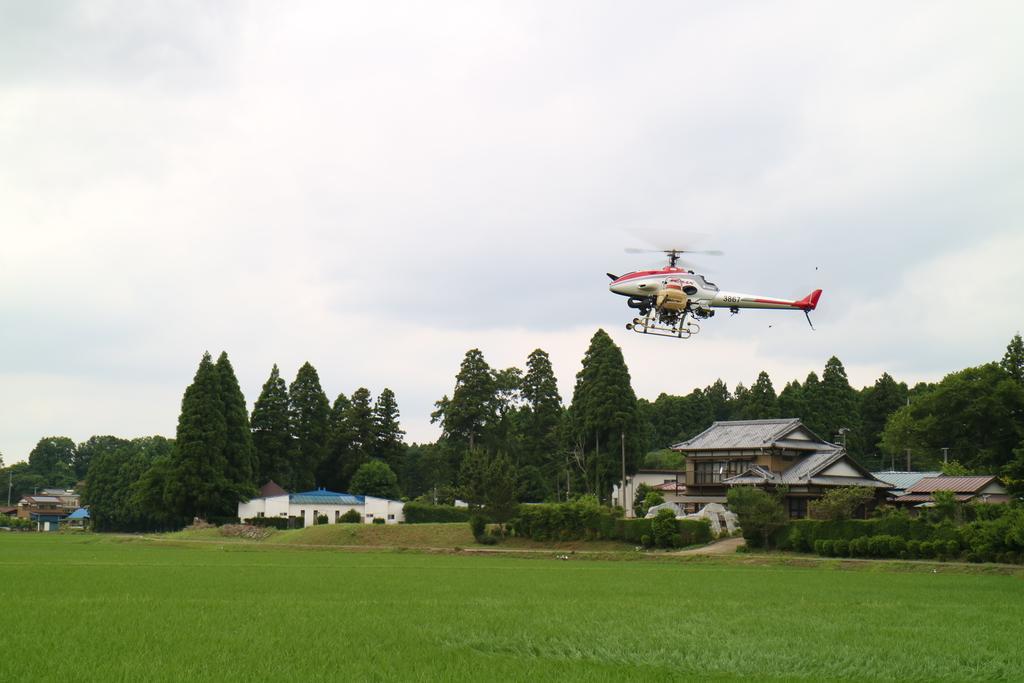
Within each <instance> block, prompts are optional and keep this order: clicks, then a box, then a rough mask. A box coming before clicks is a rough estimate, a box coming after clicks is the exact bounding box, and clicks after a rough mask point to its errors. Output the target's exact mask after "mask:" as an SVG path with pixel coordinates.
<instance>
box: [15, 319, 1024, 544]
mask: <svg viewBox="0 0 1024 683" xmlns="http://www.w3.org/2000/svg"><path fill="white" fill-rule="evenodd" d="M790 417H794V418H800V419H801V420H802V421H803V422H804V424H806V425H807V426H808V427H809V428H810V429H811V430H813V431H814V432H815V433H817V434H818V435H819V436H821V437H822V438H824V439H826V440H833V441H838V442H840V443H843V444H845V446H846V448H847V450H848V451H849V452H850V454H851V455H852V456H853V457H854V458H855V459H857V460H859V461H860V462H862V463H863V464H864V465H866V466H867V467H869V468H871V469H880V468H887V467H889V466H892V465H893V464H895V465H896V467H897V469H900V468H903V467H905V466H906V454H907V451H908V450H909V452H910V457H911V467H913V468H914V469H918V470H920V469H932V468H935V469H938V468H940V467H942V466H943V460H944V458H945V459H948V460H949V461H950V462H951V463H953V464H948V465H945V467H946V468H947V470H948V471H950V472H955V473H971V472H977V473H988V474H998V475H1001V476H1002V477H1003V478H1004V480H1005V481H1007V483H1009V484H1010V485H1011V487H1014V488H1015V489H1022V488H1024V343H1022V340H1021V337H1020V335H1016V336H1014V337H1013V339H1012V340H1011V341H1010V343H1009V345H1008V346H1007V349H1006V353H1005V354H1004V356H1003V358H1002V359H1001V360H1000V361H998V362H992V363H988V364H985V365H981V366H978V367H973V368H966V369H964V370H960V371H956V372H953V373H950V374H949V375H947V376H946V377H945V378H943V379H942V380H941V381H939V382H935V383H919V384H917V385H914V386H913V387H909V386H908V385H907V384H906V383H905V382H900V381H897V380H896V379H895V378H893V377H892V376H891V375H889V374H888V373H883V374H882V376H881V377H879V378H878V380H876V381H875V383H874V384H873V385H870V386H867V387H864V388H862V389H859V390H858V389H854V388H853V387H852V386H851V385H850V383H849V380H848V378H847V376H846V371H845V368H844V367H843V364H842V362H841V361H840V360H839V359H838V358H836V357H832V358H830V359H829V360H828V361H827V362H826V363H825V366H824V369H823V371H822V374H821V376H820V378H819V376H818V374H817V373H815V372H811V373H809V374H808V376H807V377H806V378H805V380H804V381H802V382H801V381H798V380H794V381H790V382H788V383H787V384H785V386H784V387H783V389H782V391H781V392H778V393H776V391H775V389H774V386H773V383H772V380H771V378H770V376H769V375H768V373H767V372H761V373H760V374H759V375H758V377H757V378H756V380H755V381H754V382H753V383H752V384H751V385H750V387H749V388H748V387H746V386H744V385H743V384H738V385H737V386H736V387H735V388H734V389H732V390H730V389H729V388H728V387H727V385H726V384H725V383H724V382H723V381H722V380H718V381H716V382H714V383H712V384H711V385H709V386H707V387H704V388H699V389H694V390H693V391H691V392H690V393H689V394H686V395H672V394H668V393H663V394H661V395H659V396H658V397H657V399H655V400H654V401H648V400H646V399H638V398H637V397H636V394H635V392H634V391H633V388H632V385H631V380H630V375H629V370H628V368H627V366H626V363H625V361H624V358H623V355H622V351H621V349H620V348H619V347H618V346H617V345H616V344H615V343H614V342H613V341H612V339H611V337H610V336H609V335H608V334H607V333H606V332H604V331H603V330H598V331H597V332H596V333H595V334H594V336H593V337H592V338H591V340H590V344H589V346H588V348H587V351H586V353H585V355H584V357H583V359H582V362H581V367H580V370H579V372H578V373H577V375H576V382H575V385H574V388H573V395H572V397H571V399H570V400H569V402H568V405H566V404H565V402H564V401H563V398H562V396H561V395H560V394H559V390H558V385H557V381H556V378H555V375H554V371H553V368H552V365H551V361H550V358H549V356H548V354H547V353H546V352H545V351H543V350H542V349H536V350H534V351H533V352H532V353H531V354H530V355H529V356H528V357H527V359H526V363H525V367H524V368H523V369H521V368H518V367H510V368H503V369H500V368H492V367H491V366H490V365H489V364H488V363H487V361H486V359H485V358H484V355H483V353H482V352H481V351H480V350H479V349H470V350H469V351H467V352H466V354H465V356H464V358H463V360H462V362H461V364H460V367H459V370H458V373H457V374H456V376H455V383H454V387H453V389H452V391H451V392H450V393H448V394H445V395H444V396H442V397H441V398H440V399H438V401H437V402H436V404H435V411H434V412H433V414H432V420H433V422H435V423H436V424H438V425H440V427H441V431H442V434H441V437H440V438H439V439H438V440H437V441H435V442H433V443H426V444H415V443H414V444H412V445H407V444H406V443H405V442H404V432H403V431H402V429H401V427H400V424H399V409H398V404H397V400H396V398H395V395H394V393H393V392H392V391H391V390H389V389H383V390H382V391H381V393H380V395H379V396H378V397H377V398H376V400H374V399H373V397H372V396H371V394H370V392H369V390H367V389H365V388H359V389H357V390H356V391H354V392H353V393H352V394H351V396H346V395H345V394H339V395H338V396H337V397H336V398H335V399H334V401H333V402H331V401H329V400H328V398H327V395H326V394H325V392H324V390H323V388H322V387H321V384H320V379H319V376H318V374H317V372H316V369H315V368H314V367H313V366H312V365H311V364H309V363H305V364H304V365H303V366H302V367H301V368H300V369H299V371H298V374H297V375H296V377H295V380H294V381H293V382H292V383H291V384H290V385H289V384H286V383H285V381H284V379H282V378H281V376H280V372H279V370H278V368H277V366H276V365H275V366H274V367H273V369H272V370H271V373H270V377H269V378H268V379H267V381H266V383H265V384H264V385H263V387H262V391H261V392H260V396H259V398H258V399H257V400H256V402H255V404H254V407H253V411H252V414H251V415H249V414H248V413H247V411H246V403H245V399H244V397H243V396H242V392H241V390H240V388H239V385H238V381H237V379H236V377H235V374H234V370H233V368H232V367H231V363H230V361H229V360H228V357H227V354H225V353H222V354H221V356H220V357H219V358H218V359H217V361H216V362H214V361H213V359H212V358H211V357H210V355H209V354H206V355H204V357H203V359H202V361H201V362H200V364H199V368H198V369H197V371H196V375H195V378H194V380H193V382H192V384H191V385H190V386H189V387H188V389H187V390H186V392H185V395H184V397H183V399H182V408H181V414H180V416H179V420H178V427H177V431H176V436H175V439H173V440H172V439H166V438H163V437H159V436H154V437H146V438H142V439H131V440H128V439H119V438H117V437H113V436H94V437H91V438H90V439H88V440H87V441H85V442H83V443H81V444H77V445H76V444H75V443H74V442H73V441H72V440H71V439H68V438H66V437H47V438H45V439H42V440H40V442H39V443H38V444H37V446H36V448H35V449H33V451H32V453H31V454H30V455H29V459H28V462H26V463H18V464H15V465H13V466H11V467H8V468H6V469H4V470H2V474H0V476H2V477H3V478H4V479H8V478H10V480H11V481H12V482H13V484H14V487H13V488H14V495H15V498H17V497H18V496H19V495H21V494H25V493H31V492H32V490H33V489H34V488H41V487H44V486H61V487H65V486H71V485H73V484H74V483H75V482H77V481H82V480H83V479H84V480H85V482H86V485H85V487H84V489H85V500H86V501H88V502H90V503H91V505H92V506H93V516H94V519H95V520H96V521H97V522H98V523H99V525H100V526H101V527H103V526H104V525H107V526H108V527H109V528H141V527H147V526H149V527H170V526H174V525H176V524H180V523H181V522H182V521H184V520H188V519H191V518H192V517H193V516H207V517H211V516H212V517H216V516H220V515H224V516H230V515H233V514H234V511H235V510H236V505H237V502H238V500H239V499H244V498H247V497H249V496H252V495H254V494H255V492H256V489H257V487H258V486H259V485H261V484H263V483H265V482H266V481H267V480H271V479H272V480H274V481H276V482H278V483H279V484H281V485H282V486H284V487H285V488H286V489H289V490H292V491H300V490H305V489H310V488H313V487H315V486H323V487H325V488H329V489H332V490H338V491H351V492H353V493H366V494H370V495H384V496H387V497H392V498H398V497H400V496H401V497H405V498H409V499H416V498H418V499H420V500H423V501H426V502H432V503H451V502H453V501H454V500H455V499H456V498H462V499H463V500H467V501H469V502H470V503H471V504H473V505H484V504H485V503H486V504H487V505H488V506H489V507H492V508H493V507H495V506H502V505H505V506H507V505H514V504H515V503H516V502H519V501H527V502H540V501H557V500H565V499H567V498H572V497H575V496H576V495H579V494H591V495H596V496H597V497H598V498H599V499H601V500H605V501H608V500H609V497H610V493H611V488H612V486H613V484H614V483H616V482H617V481H618V480H619V478H620V476H621V472H622V469H623V461H624V465H625V470H626V473H627V475H629V474H633V473H635V472H636V470H637V469H639V468H640V467H657V466H675V467H678V466H680V465H681V464H682V463H681V460H680V458H679V456H678V455H677V454H675V453H673V452H671V451H666V450H665V449H666V448H667V447H668V446H669V445H671V444H674V443H677V442H679V441H682V440H685V439H687V438H690V437H692V436H694V435H696V434H697V433H699V432H701V431H703V430H704V429H706V428H707V427H708V426H710V425H711V423H712V422H714V421H716V420H735V419H766V418H790ZM943 449H945V451H944V450H943ZM623 455H624V456H625V457H624V458H623ZM357 475H359V476H357ZM5 483H6V482H5ZM357 489H358V490H357ZM104 510H110V511H111V512H110V516H109V520H108V521H104V515H105V514H106V513H105V512H104Z"/></svg>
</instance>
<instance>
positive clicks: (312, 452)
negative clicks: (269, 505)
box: [288, 362, 331, 491]
mask: <svg viewBox="0 0 1024 683" xmlns="http://www.w3.org/2000/svg"><path fill="white" fill-rule="evenodd" d="M330 411H331V404H330V402H329V401H328V400H327V395H326V394H324V390H323V389H322V388H321V387H320V376H319V375H318V374H317V371H316V368H314V367H313V366H312V365H311V364H310V363H308V362H307V363H303V364H302V367H301V368H299V372H298V374H297V375H296V376H295V381H294V382H292V383H291V386H289V387H288V414H289V418H290V422H291V432H292V437H293V439H294V440H293V442H292V455H291V475H292V477H291V481H290V482H289V485H290V486H291V490H293V491H304V490H307V489H311V488H313V487H314V486H316V472H317V469H318V468H319V467H320V463H321V461H322V460H323V459H324V454H325V452H326V450H327V420H328V416H329V414H330Z"/></svg>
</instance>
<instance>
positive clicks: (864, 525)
mask: <svg viewBox="0 0 1024 683" xmlns="http://www.w3.org/2000/svg"><path fill="white" fill-rule="evenodd" d="M956 533H957V532H956V527H955V526H953V525H952V524H931V523H929V522H928V521H927V520H926V519H923V518H920V517H909V516H906V515H892V516H890V517H882V518H878V519H847V520H843V521H839V522H834V521H826V520H818V519H798V520H794V521H792V522H790V523H789V524H787V525H786V526H784V527H783V528H782V529H780V530H779V531H777V532H776V533H775V538H774V541H775V546H776V547H777V548H779V550H796V551H797V552H803V553H807V552H813V551H814V550H815V546H814V543H815V541H818V540H831V541H836V540H843V541H852V540H853V539H855V538H860V537H862V536H869V537H870V536H898V537H900V538H902V539H904V540H907V541H911V540H915V541H931V540H944V541H948V540H953V539H955V538H956Z"/></svg>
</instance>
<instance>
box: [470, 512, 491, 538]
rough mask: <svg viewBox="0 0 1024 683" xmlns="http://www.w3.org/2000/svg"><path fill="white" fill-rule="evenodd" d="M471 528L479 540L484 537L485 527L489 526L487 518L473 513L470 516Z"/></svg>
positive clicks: (474, 536)
mask: <svg viewBox="0 0 1024 683" xmlns="http://www.w3.org/2000/svg"><path fill="white" fill-rule="evenodd" d="M469 528H470V529H471V530H472V532H473V538H475V539H476V540H478V541H479V540H480V539H481V538H483V535H484V529H486V528H487V520H486V519H484V518H483V517H481V516H480V515H473V516H472V517H470V518H469Z"/></svg>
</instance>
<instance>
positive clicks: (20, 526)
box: [0, 515, 36, 531]
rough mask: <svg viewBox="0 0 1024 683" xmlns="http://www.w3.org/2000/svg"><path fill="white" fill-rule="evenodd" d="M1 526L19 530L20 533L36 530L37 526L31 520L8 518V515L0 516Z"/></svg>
mask: <svg viewBox="0 0 1024 683" xmlns="http://www.w3.org/2000/svg"><path fill="white" fill-rule="evenodd" d="M0 526H3V527H7V528H8V529H17V530H19V531H23V530H29V529H35V528H36V525H35V524H34V523H33V522H32V520H30V519H22V518H21V517H8V516H7V515H0Z"/></svg>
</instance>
